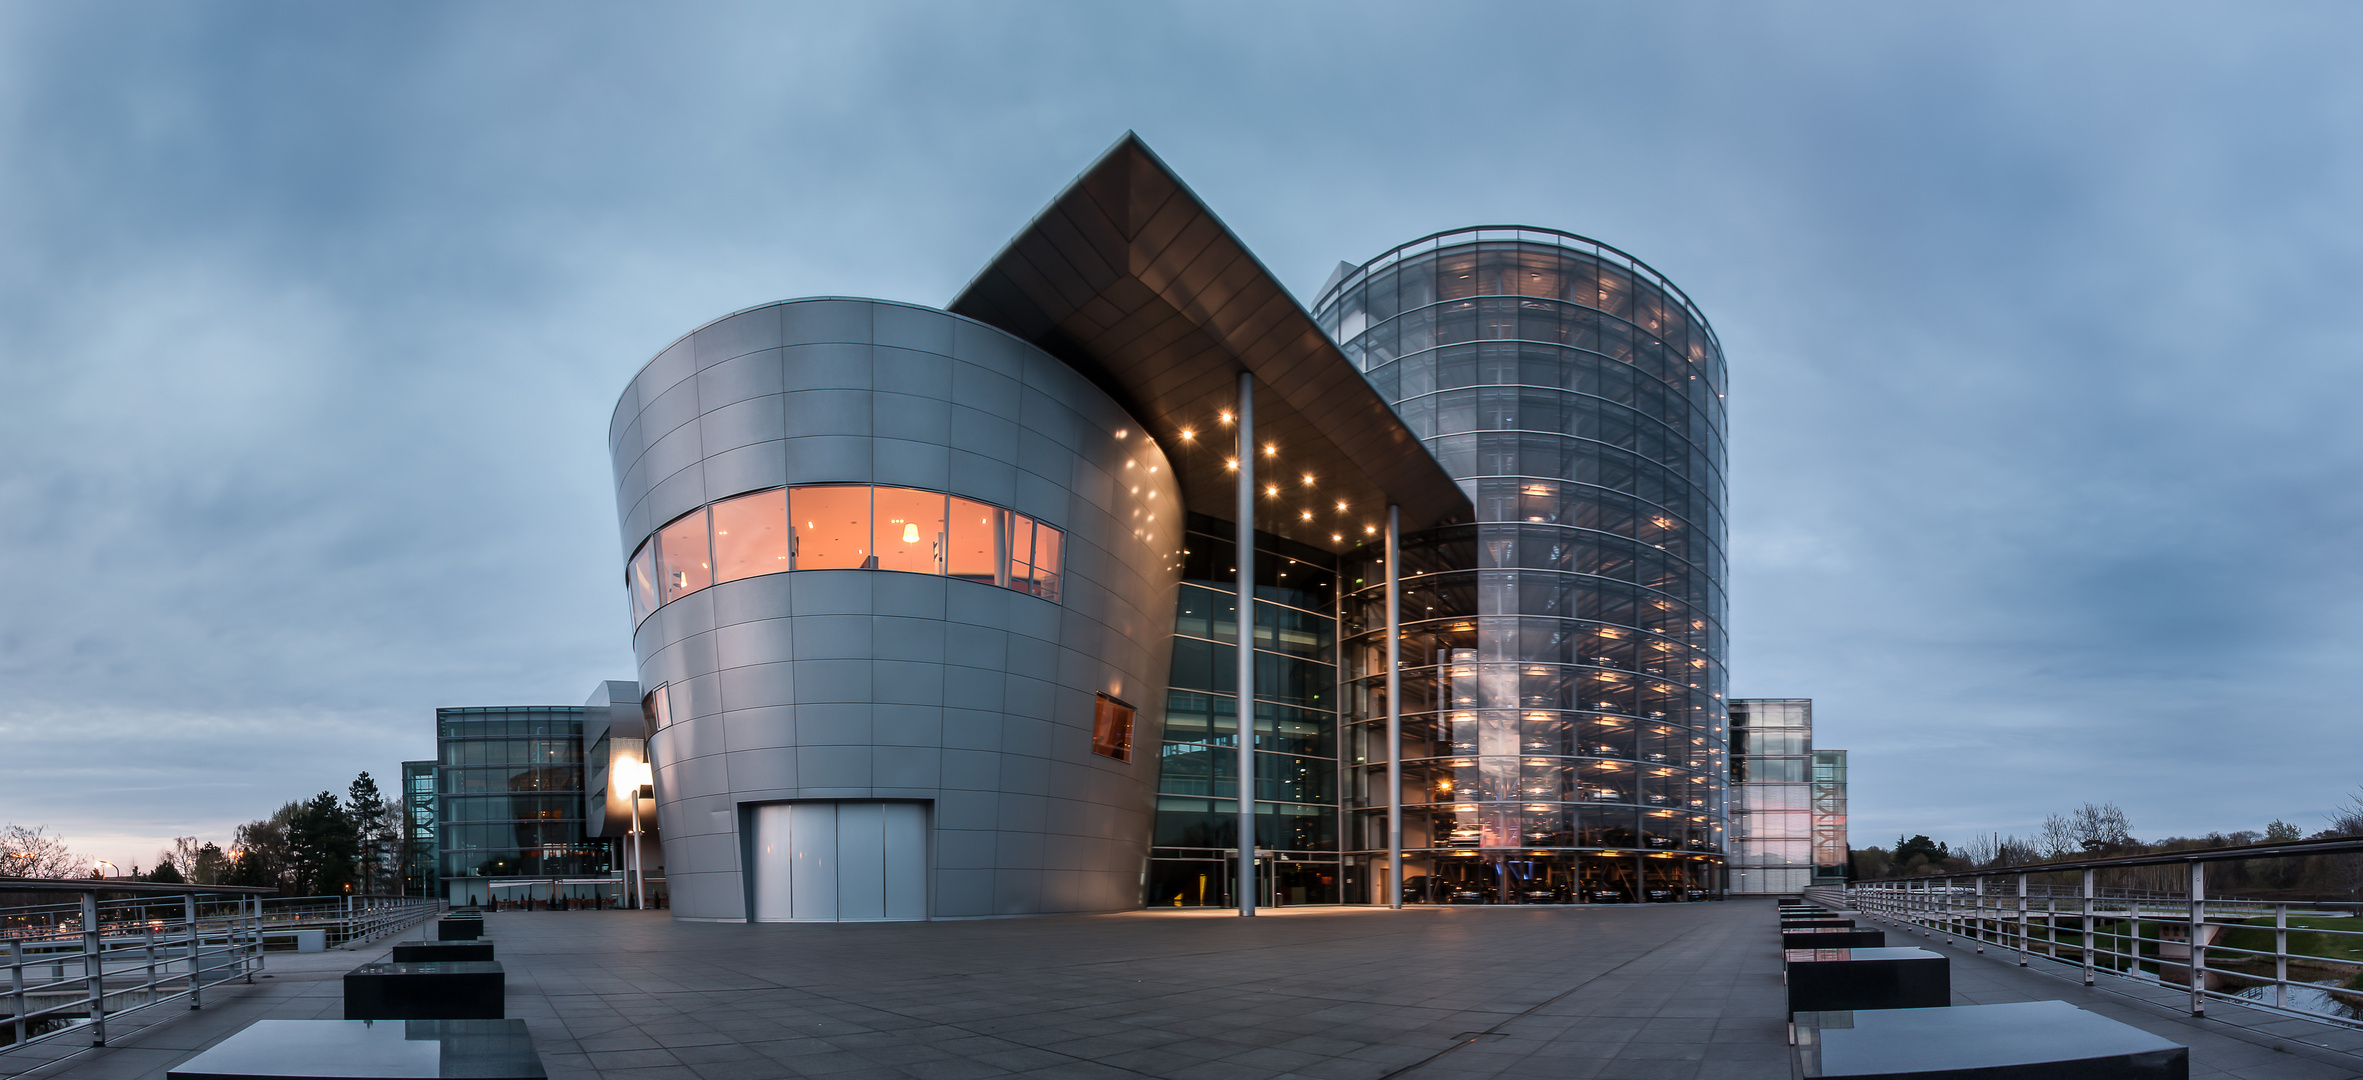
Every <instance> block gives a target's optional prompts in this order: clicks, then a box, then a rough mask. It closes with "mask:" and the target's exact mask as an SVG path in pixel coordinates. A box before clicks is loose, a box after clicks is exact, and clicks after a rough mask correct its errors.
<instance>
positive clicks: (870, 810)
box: [751, 802, 927, 922]
mask: <svg viewBox="0 0 2363 1080" xmlns="http://www.w3.org/2000/svg"><path fill="white" fill-rule="evenodd" d="M754 818H755V844H754V848H755V865H754V866H753V867H752V868H751V869H752V872H753V874H754V879H755V921H756V922H812V921H821V922H837V921H848V922H850V921H864V920H889V919H903V920H909V919H924V918H926V917H927V804H925V803H916V802H797V803H767V804H764V805H762V806H758V807H756V808H755V814H754Z"/></svg>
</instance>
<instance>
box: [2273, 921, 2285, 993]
mask: <svg viewBox="0 0 2363 1080" xmlns="http://www.w3.org/2000/svg"><path fill="white" fill-rule="evenodd" d="M2273 1007H2274V1008H2276V1009H2286V1008H2288V1007H2289V905H2288V904H2286V903H2282V904H2274V905H2273Z"/></svg>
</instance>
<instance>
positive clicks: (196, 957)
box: [181, 893, 205, 1009]
mask: <svg viewBox="0 0 2363 1080" xmlns="http://www.w3.org/2000/svg"><path fill="white" fill-rule="evenodd" d="M181 918H182V920H183V921H185V922H187V923H188V924H189V1007H190V1008H192V1009H202V1008H204V1007H205V975H204V971H205V964H204V960H203V954H204V949H205V947H204V944H203V942H202V941H201V940H200V938H199V935H198V933H197V895H196V894H195V893H190V894H187V895H185V896H182V897H181Z"/></svg>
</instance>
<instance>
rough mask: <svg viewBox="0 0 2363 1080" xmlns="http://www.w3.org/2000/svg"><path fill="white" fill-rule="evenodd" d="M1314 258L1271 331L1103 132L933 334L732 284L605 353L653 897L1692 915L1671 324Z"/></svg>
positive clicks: (1711, 805)
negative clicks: (1383, 906)
mask: <svg viewBox="0 0 2363 1080" xmlns="http://www.w3.org/2000/svg"><path fill="white" fill-rule="evenodd" d="M1347 271H1348V272H1346V273H1344V274H1343V275H1341V277H1340V279H1339V280H1338V281H1336V282H1335V283H1334V284H1333V286H1332V287H1331V288H1329V289H1327V290H1325V292H1324V296H1323V298H1322V300H1321V302H1320V304H1319V305H1318V314H1316V313H1315V312H1309V311H1307V310H1306V309H1305V308H1304V307H1303V306H1301V305H1300V304H1299V303H1298V302H1297V301H1296V300H1295V299H1294V298H1293V297H1292V296H1291V295H1290V294H1289V293H1288V291H1287V290H1286V289H1285V288H1284V287H1283V286H1281V285H1280V284H1279V282H1278V281H1277V280H1276V279H1275V278H1274V277H1273V276H1272V275H1271V273H1270V272H1269V271H1268V270H1266V269H1265V268H1264V267H1263V266H1262V265H1261V264H1260V263H1259V262H1257V261H1256V259H1255V257H1254V256H1253V255H1252V254H1250V253H1249V252H1248V251H1247V250H1246V248H1245V247H1244V245H1242V244H1241V243H1240V242H1239V240H1238V238H1237V237H1236V236H1234V235H1233V234H1231V232H1230V231H1229V230H1228V229H1227V228H1225V227H1224V226H1223V224H1222V223H1221V221H1220V220H1219V219H1217V218H1216V217H1215V216H1214V214H1213V212H1212V211H1211V210H1209V209H1208V208H1207V207H1206V206H1205V205H1204V203H1203V202H1201V201H1200V200H1199V199H1198V198H1197V196H1196V195H1195V194H1193V193H1192V192H1190V190H1189V189H1188V188H1187V187H1186V186H1185V185H1183V184H1182V183H1181V181H1180V180H1179V179H1178V178H1177V177H1176V176H1174V174H1173V173H1172V171H1171V170H1170V169H1168V168H1167V167H1166V166H1165V165H1164V164H1163V163H1162V162H1160V161H1158V160H1157V159H1156V157H1155V156H1154V155H1153V154H1151V153H1150V152H1149V151H1148V149H1147V147H1146V146H1144V145H1142V144H1141V143H1140V141H1139V140H1138V139H1136V138H1133V137H1130V136H1127V137H1126V138H1125V139H1124V140H1122V141H1120V142H1119V143H1118V144H1117V145H1116V146H1115V147H1114V148H1112V149H1111V150H1110V151H1109V152H1108V153H1107V154H1106V155H1104V156H1103V157H1102V158H1101V159H1100V160H1099V161H1097V162H1095V163H1093V165H1092V166H1091V167H1090V168H1089V169H1087V170H1086V171H1085V172H1084V174H1083V175H1082V176H1081V177H1080V178H1078V179H1077V180H1076V181H1075V183H1074V184H1073V185H1072V186H1070V187H1069V188H1068V189H1067V190H1066V191H1064V192H1062V193H1060V194H1059V195H1058V196H1057V198H1055V199H1054V200H1053V201H1052V203H1051V205H1050V206H1049V208H1047V209H1046V210H1044V211H1043V212H1042V213H1041V215H1040V216H1038V217H1037V218H1036V219H1034V220H1033V221H1032V222H1031V223H1029V224H1028V225H1027V226H1026V227H1025V228H1024V229H1023V230H1021V231H1020V232H1019V234H1018V236H1017V237H1016V238H1015V239H1013V240H1012V241H1011V243H1010V244H1009V246H1008V247H1007V248H1005V249H1004V250H1003V251H1002V252H1001V253H999V254H998V255H996V256H995V257H994V259H993V260H992V261H991V262H990V263H989V264H988V265H987V266H986V267H985V268H984V270H983V271H982V272H980V273H979V274H978V275H977V277H976V278H975V279H974V280H973V281H972V282H971V283H970V284H969V285H968V286H967V287H966V288H965V289H963V290H962V291H961V293H960V294H959V295H958V296H956V297H954V298H953V299H952V301H951V302H950V303H949V304H948V305H946V307H945V308H942V309H936V308H928V307H921V306H917V305H911V304H901V303H892V302H887V301H879V300H863V299H853V298H834V297H824V298H815V299H806V300H792V301H783V302H780V303H776V304H766V305H762V306H760V307H756V308H750V309H747V310H745V311H740V312H736V313H733V314H730V315H726V316H724V317H722V318H720V319H717V320H715V321H714V322H711V323H709V324H707V325H705V326H702V327H699V328H698V329H696V330H694V331H692V332H690V333H689V334H687V335H684V336H683V337H682V338H681V339H679V340H678V341H676V342H674V343H673V344H671V345H670V346H667V347H666V348H664V349H662V350H661V351H659V352H658V353H657V355H656V356H655V358H654V359H652V360H650V361H649V362H648V363H647V364H646V365H645V366H644V367H643V368H642V369H641V370H640V371H639V372H638V373H637V374H635V375H634V377H633V378H632V380H631V382H630V384H629V385H628V386H627V387H626V388H625V390H624V392H623V393H622V395H621V396H620V397H619V400H618V402H617V406H616V410H615V413H614V417H613V420H612V423H611V426H610V429H609V431H610V436H609V441H610V451H611V455H612V464H613V467H614V474H615V478H616V507H617V519H618V524H619V527H620V536H619V540H620V545H619V548H618V551H617V556H618V566H619V570H620V571H621V574H620V578H621V585H622V591H623V593H624V600H625V603H626V605H627V607H628V610H629V612H630V614H631V619H632V626H633V644H634V649H635V653H636V656H637V658H638V662H637V666H638V671H637V673H636V674H637V687H638V689H639V690H641V692H642V693H643V694H644V705H643V708H642V710H641V712H642V715H643V716H644V717H645V724H644V733H645V739H646V743H645V747H644V749H645V753H646V757H647V760H648V762H649V763H651V764H652V765H653V766H654V780H653V784H651V785H650V794H652V795H653V800H652V801H653V808H654V813H655V815H656V817H657V818H658V820H659V826H658V831H659V833H660V835H661V836H662V838H663V839H662V846H663V855H662V857H661V858H660V859H658V860H655V861H656V864H657V865H659V866H662V867H665V868H666V872H665V874H664V876H665V878H666V881H667V885H668V888H669V891H670V894H671V896H672V906H673V910H674V913H675V916H676V917H679V918H689V919H713V920H727V921H740V920H747V921H774V920H779V921H804V920H848V919H908V918H964V917H994V916H1004V915H1022V914H1047V913H1056V912H1084V911H1109V910H1120V909H1125V908H1132V907H1136V906H1139V905H1141V904H1144V903H1146V904H1150V905H1157V906H1172V905H1182V906H1224V905H1238V906H1242V907H1243V908H1252V907H1255V906H1262V905H1269V904H1282V905H1286V904H1296V903H1335V902H1343V903H1357V904H1368V903H1395V902H1401V901H1403V900H1405V899H1409V900H1410V901H1412V902H1520V903H1564V902H1601V901H1651V900H1656V901H1664V900H1681V899H1694V898H1699V897H1703V896H1707V895H1710V894H1712V893H1714V892H1715V891H1716V890H1717V888H1718V885H1719V880H1720V875H1719V866H1720V857H1721V851H1722V843H1723V837H1722V830H1723V816H1724V813H1725V808H1724V805H1723V793H1724V790H1725V781H1724V772H1725V769H1726V767H1727V766H1726V762H1725V760H1724V757H1723V755H1724V754H1725V747H1726V742H1725V729H1724V726H1723V725H1724V717H1725V709H1724V706H1723V695H1724V694H1725V692H1726V691H1725V689H1724V678H1725V676H1724V670H1723V606H1724V600H1723V591H1722V572H1723V571H1722V567H1723V556H1722V548H1723V522H1722V514H1721V507H1722V506H1723V502H1724V494H1723V484H1724V481H1723V475H1722V473H1723V444H1722V439H1723V405H1722V400H1723V399H1722V393H1723V386H1724V380H1723V368H1722V356H1721V353H1720V351H1719V349H1718V348H1717V346H1716V345H1715V342H1714V337H1713V334H1712V333H1711V331H1709V330H1708V329H1707V326H1706V322H1705V320H1704V318H1703V317H1701V316H1700V315H1699V314H1698V312H1697V311H1696V310H1695V308H1693V307H1692V306H1691V304H1690V303H1689V301H1688V300H1687V299H1686V298H1684V297H1683V296H1682V294H1681V293H1680V291H1679V290H1676V289H1675V288H1674V287H1673V286H1672V285H1671V284H1669V283H1667V282H1666V281H1665V280H1664V279H1663V278H1662V277H1660V276H1659V275H1657V274H1655V273H1654V272H1651V271H1650V270H1649V269H1648V268H1647V267H1646V266H1643V265H1641V264H1640V263H1638V262H1637V261H1635V260H1633V259H1631V258H1629V257H1627V256H1625V255H1623V254H1622V253H1620V252H1617V251H1615V250H1614V249H1612V248H1607V247H1605V246H1603V245H1599V244H1596V243H1593V242H1591V241H1586V240H1583V239H1581V238H1578V237H1574V236H1571V235H1568V234H1561V233H1552V232H1547V231H1542V230H1513V231H1502V230H1492V229H1486V230H1473V231H1467V232H1462V233H1454V234H1448V235H1444V236H1439V237H1431V238H1429V239H1427V240H1424V241H1421V242H1419V243H1416V244H1412V245H1407V246H1405V247H1403V248H1400V249H1397V250H1396V251H1393V252H1389V253H1388V254H1386V255H1384V256H1382V257H1380V258H1379V259H1376V260H1373V261H1372V262H1371V263H1369V264H1367V265H1365V266H1362V267H1356V268H1347ZM1398 545H1399V546H1400V548H1401V551H1400V554H1399V555H1397V556H1393V557H1390V555H1389V552H1390V550H1392V549H1394V548H1395V547H1397V546H1398ZM1243 583H1251V584H1244V585H1243ZM1390 596H1392V597H1394V598H1395V599H1396V601H1397V603H1398V605H1399V607H1400V609H1401V611H1402V614H1403V618H1404V624H1403V634H1402V648H1401V649H1400V650H1397V649H1392V648H1389V647H1388V634H1387V630H1386V617H1385V610H1386V609H1387V608H1388V606H1389V605H1388V602H1387V598H1388V597H1390ZM1243 597H1245V598H1246V599H1248V600H1249V601H1250V602H1251V605H1252V606H1251V607H1250V608H1249V609H1248V610H1247V611H1245V612H1242V611H1241V608H1240V604H1241V601H1242V598H1243ZM1243 615H1244V616H1245V618H1244V619H1243V618H1242V616H1243ZM1390 691H1392V692H1394V693H1395V694H1399V695H1400V696H1401V698H1402V699H1403V700H1402V704H1403V713H1404V736H1403V738H1402V739H1401V740H1400V741H1397V740H1394V739H1391V738H1390V737H1389V736H1388V734H1387V732H1388V724H1389V712H1388V710H1387V708H1386V705H1385V703H1386V702H1387V701H1388V700H1389V697H1390ZM1243 718H1244V719H1245V720H1246V727H1247V729H1246V730H1245V731H1242V719H1243ZM1243 735H1244V736H1245V737H1244V738H1243V737H1242V736H1243ZM621 738H622V737H621V736H616V737H614V738H611V739H610V745H611V746H613V745H620V743H621ZM597 756H598V755H597V754H596V753H594V755H593V757H594V758H596V757H597ZM1390 765H1393V766H1396V767H1398V768H1400V769H1401V771H1402V774H1403V775H1402V783H1401V785H1400V786H1399V787H1393V786H1390V785H1389V783H1388V782H1387V780H1386V775H1387V772H1388V768H1389V766H1390ZM593 767H594V768H596V767H597V765H596V762H594V763H593ZM1247 778H1252V782H1251V783H1248V782H1244V781H1246V780H1247ZM1395 809H1399V810H1400V811H1401V812H1402V816H1403V821H1404V836H1405V839H1406V845H1407V846H1409V847H1411V848H1412V849H1413V851H1412V854H1411V856H1410V859H1409V866H1408V867H1407V869H1406V871H1405V872H1404V873H1402V874H1401V875H1398V874H1396V873H1395V872H1394V870H1393V869H1392V867H1391V865H1390V863H1391V856H1390V850H1389V849H1390V846H1391V838H1392V832H1391V830H1390V829H1389V828H1388V827H1387V820H1388V811H1389V810H1395ZM610 813H611V814H612V812H610ZM596 816H597V815H596V814H594V817H596ZM609 821H610V824H609V825H608V826H606V827H605V828H607V829H612V824H611V822H612V817H610V818H609ZM593 831H594V832H600V831H602V829H598V828H594V829H593ZM488 850H489V849H488ZM504 850H505V849H504ZM519 850H522V849H519ZM446 872H447V873H448V872H449V868H448V867H447V868H446Z"/></svg>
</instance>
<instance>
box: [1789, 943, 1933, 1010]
mask: <svg viewBox="0 0 2363 1080" xmlns="http://www.w3.org/2000/svg"><path fill="white" fill-rule="evenodd" d="M1788 983H1789V1011H1790V1012H1792V1013H1799V1012H1850V1011H1853V1010H1856V1009H1941V1008H1944V1007H1945V1006H1947V1005H1950V1004H1952V1003H1953V973H1952V961H1950V960H1947V959H1946V958H1945V956H1944V954H1942V953H1935V952H1930V951H1928V950H1926V949H1792V950H1790V952H1789V954H1788Z"/></svg>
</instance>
